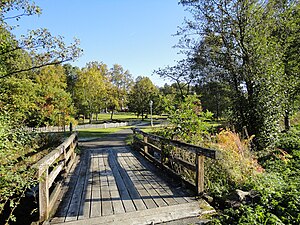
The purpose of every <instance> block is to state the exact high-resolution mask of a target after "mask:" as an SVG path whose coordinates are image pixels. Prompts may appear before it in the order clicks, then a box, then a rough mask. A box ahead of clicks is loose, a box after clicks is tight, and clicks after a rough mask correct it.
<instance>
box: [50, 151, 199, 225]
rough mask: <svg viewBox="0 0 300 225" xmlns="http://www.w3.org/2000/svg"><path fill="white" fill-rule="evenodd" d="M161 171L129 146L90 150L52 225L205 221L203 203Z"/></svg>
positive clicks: (78, 167)
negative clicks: (184, 219) (196, 217)
mask: <svg viewBox="0 0 300 225" xmlns="http://www.w3.org/2000/svg"><path fill="white" fill-rule="evenodd" d="M158 171H159V170H158V169H157V168H155V167H154V166H153V165H152V164H150V163H149V162H148V161H146V160H145V159H144V158H142V157H140V156H139V155H137V154H136V153H133V152H132V150H131V149H130V148H128V147H125V146H120V147H113V146H112V147H102V148H97V149H91V150H86V152H85V154H84V155H83V156H82V157H81V160H80V162H79V163H78V165H77V167H76V169H75V170H74V172H73V175H72V176H71V177H70V179H69V181H68V183H67V184H66V185H67V186H68V191H67V192H66V194H65V196H64V198H63V199H62V201H61V203H60V205H59V208H58V210H57V212H56V214H55V216H54V217H53V218H52V219H51V220H50V223H51V224H58V223H66V224H85V225H88V224H119V223H120V222H121V221H122V224H124V225H125V224H151V223H156V222H164V221H167V220H173V219H178V218H181V217H192V216H197V215H199V214H200V213H201V212H200V211H201V210H200V208H199V202H198V201H196V200H195V198H194V197H191V196H190V195H189V194H188V193H187V192H186V191H184V190H183V189H182V188H181V187H178V186H177V187H175V186H171V185H170V184H169V183H168V182H167V181H166V180H167V179H164V178H162V177H161V176H160V175H158V174H157V172H158ZM118 221H119V222H118ZM126 221H127V223H126Z"/></svg>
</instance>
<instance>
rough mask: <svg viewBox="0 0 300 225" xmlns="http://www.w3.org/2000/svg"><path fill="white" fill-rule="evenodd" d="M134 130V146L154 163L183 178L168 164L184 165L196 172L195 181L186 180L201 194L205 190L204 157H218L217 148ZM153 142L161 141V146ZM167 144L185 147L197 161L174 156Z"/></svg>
mask: <svg viewBox="0 0 300 225" xmlns="http://www.w3.org/2000/svg"><path fill="white" fill-rule="evenodd" d="M132 130H133V134H134V135H133V147H134V148H135V149H136V150H139V151H140V152H141V153H142V154H143V155H144V156H145V157H147V158H148V159H150V160H151V161H152V162H153V163H155V164H157V165H158V166H160V167H161V168H163V169H166V170H168V171H170V172H171V173H173V174H174V175H176V176H177V177H180V178H182V176H181V174H178V173H177V172H176V171H174V170H172V168H171V167H170V166H168V164H169V165H170V164H171V163H172V164H174V163H175V164H178V165H180V166H183V167H184V168H186V169H188V170H191V171H194V172H196V179H195V182H194V183H190V182H188V181H187V180H185V181H186V182H188V183H189V184H191V185H193V186H195V187H196V193H197V194H201V193H203V192H204V158H205V157H209V158H212V159H216V153H217V152H216V151H215V150H211V149H206V148H202V147H199V146H195V145H191V144H187V143H183V142H180V141H176V140H170V139H166V138H164V137H160V136H157V135H153V134H149V133H145V132H143V131H141V130H140V129H138V128H133V129H132ZM138 134H140V135H142V139H141V138H139V137H138ZM151 142H152V143H151ZM153 142H156V143H159V144H160V145H161V147H158V146H156V145H154V144H153ZM167 146H173V147H176V148H179V149H183V150H185V151H187V152H189V153H191V154H193V155H194V156H195V163H191V162H188V161H187V160H185V159H182V158H180V157H177V156H174V155H173V156H172V154H170V152H168V151H165V149H166V147H167ZM167 162H169V163H167Z"/></svg>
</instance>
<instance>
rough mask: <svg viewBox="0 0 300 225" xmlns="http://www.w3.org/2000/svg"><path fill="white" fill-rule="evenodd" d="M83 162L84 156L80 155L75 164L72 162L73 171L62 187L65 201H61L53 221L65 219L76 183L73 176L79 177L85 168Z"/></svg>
mask: <svg viewBox="0 0 300 225" xmlns="http://www.w3.org/2000/svg"><path fill="white" fill-rule="evenodd" d="M85 162H86V158H85V157H82V158H81V159H80V161H79V162H78V163H77V164H76V163H75V164H74V168H73V169H74V170H73V171H72V170H71V172H73V173H72V174H68V175H67V177H66V180H65V182H64V185H63V187H62V191H63V192H65V195H64V196H63V197H64V199H65V201H62V202H61V204H60V206H59V208H58V210H57V212H56V214H55V216H56V217H55V218H54V219H52V221H53V222H56V223H59V222H64V221H65V217H66V214H67V212H68V209H69V205H70V203H71V201H72V196H73V194H74V190H75V187H76V184H77V179H74V178H80V176H81V173H82V170H84V169H85ZM75 165H77V166H75Z"/></svg>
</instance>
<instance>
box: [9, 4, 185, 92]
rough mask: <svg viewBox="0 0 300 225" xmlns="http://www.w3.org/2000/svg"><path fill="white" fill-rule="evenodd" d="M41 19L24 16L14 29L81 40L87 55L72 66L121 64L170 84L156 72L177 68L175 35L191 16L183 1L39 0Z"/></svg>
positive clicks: (81, 45)
mask: <svg viewBox="0 0 300 225" xmlns="http://www.w3.org/2000/svg"><path fill="white" fill-rule="evenodd" d="M35 3H36V4H37V5H38V6H40V7H41V8H42V14H41V15H40V16H30V17H25V18H24V17H23V18H22V19H21V20H20V21H18V22H17V23H18V24H19V27H18V28H17V29H16V30H15V31H13V32H14V33H15V34H16V35H17V36H18V35H19V34H22V33H26V31H27V30H30V29H36V28H47V29H48V30H49V31H50V32H51V33H52V34H53V35H61V36H63V37H65V41H66V42H67V43H70V42H71V41H72V40H73V37H76V38H78V39H80V42H81V44H80V47H81V48H82V49H83V56H81V57H80V58H79V59H78V60H77V61H75V62H71V64H72V65H74V66H78V67H80V68H81V67H84V66H85V64H86V63H88V62H91V61H99V62H100V61H102V62H103V63H105V64H107V65H108V67H109V68H111V67H112V66H113V64H120V65H121V66H123V68H124V69H126V70H129V71H130V73H131V74H132V75H133V77H134V78H136V77H137V76H148V77H150V79H151V80H152V82H153V83H154V84H155V85H158V86H163V85H164V83H166V82H167V81H164V80H163V79H161V78H160V77H159V76H158V75H153V71H154V70H157V69H159V68H163V67H165V66H167V65H174V64H175V61H176V60H180V59H182V58H183V57H184V56H183V55H179V54H178V52H179V49H176V48H173V46H174V45H176V44H177V43H178V40H179V37H178V36H174V34H175V33H176V32H177V30H178V26H181V25H182V23H183V21H184V17H185V16H187V12H185V11H184V8H183V7H182V6H181V5H178V1H177V0H86V1H83V0H35Z"/></svg>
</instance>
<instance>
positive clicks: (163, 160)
mask: <svg viewBox="0 0 300 225" xmlns="http://www.w3.org/2000/svg"><path fill="white" fill-rule="evenodd" d="M164 162H165V144H164V143H162V144H161V151H160V164H161V166H162V167H163V165H164Z"/></svg>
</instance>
